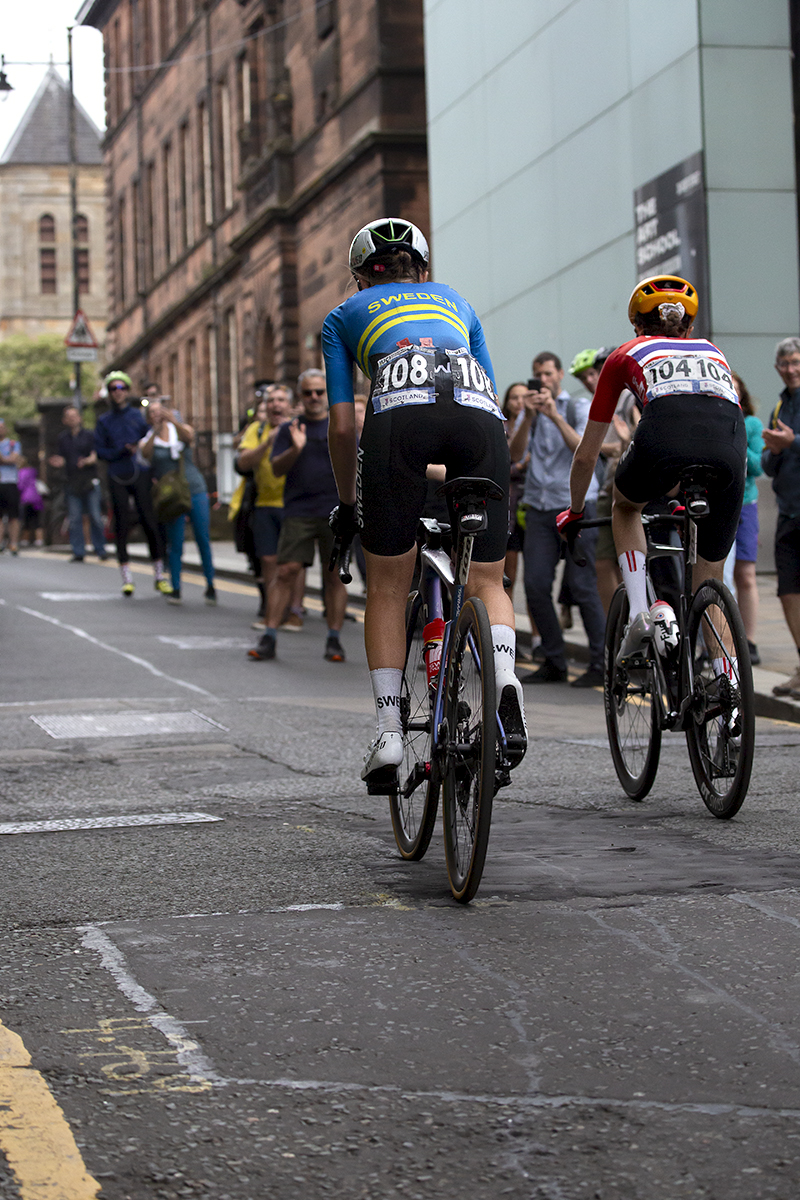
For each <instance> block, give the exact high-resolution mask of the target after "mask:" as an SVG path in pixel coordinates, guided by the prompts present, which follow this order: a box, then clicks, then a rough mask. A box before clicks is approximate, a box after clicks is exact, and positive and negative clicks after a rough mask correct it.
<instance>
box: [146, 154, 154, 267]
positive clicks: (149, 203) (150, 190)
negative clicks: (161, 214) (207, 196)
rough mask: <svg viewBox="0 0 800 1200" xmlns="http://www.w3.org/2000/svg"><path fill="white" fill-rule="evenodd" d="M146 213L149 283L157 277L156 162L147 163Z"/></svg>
mask: <svg viewBox="0 0 800 1200" xmlns="http://www.w3.org/2000/svg"><path fill="white" fill-rule="evenodd" d="M144 204H145V214H144V270H145V277H146V280H147V283H148V284H151V283H152V282H153V280H154V279H155V277H156V252H155V236H156V228H155V226H156V164H155V163H152V162H151V163H148V164H147V175H146V177H145V195H144Z"/></svg>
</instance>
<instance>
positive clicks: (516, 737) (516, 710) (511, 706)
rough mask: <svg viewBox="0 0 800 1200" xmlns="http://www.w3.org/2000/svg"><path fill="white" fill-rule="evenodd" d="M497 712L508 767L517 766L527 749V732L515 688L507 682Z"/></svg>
mask: <svg viewBox="0 0 800 1200" xmlns="http://www.w3.org/2000/svg"><path fill="white" fill-rule="evenodd" d="M497 714H498V716H499V717H500V721H501V723H502V726H503V731H504V733H505V735H506V757H507V759H508V765H509V767H510V768H512V769H513V768H514V767H516V766H519V764H520V763H521V762H522V760H523V758H524V757H525V751H526V750H527V749H528V732H527V730H526V728H525V719H524V717H523V715H522V713H521V712H520V700H519V695H518V693H517V689H516V688H515V687H514V685H513V684H511V683H507V684H506V686H505V687H504V688H503V691H502V693H501V695H500V703H499V704H498V706H497Z"/></svg>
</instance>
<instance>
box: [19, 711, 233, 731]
mask: <svg viewBox="0 0 800 1200" xmlns="http://www.w3.org/2000/svg"><path fill="white" fill-rule="evenodd" d="M30 720H31V721H33V722H34V724H36V725H38V726H39V728H40V729H43V730H44V731H45V733H47V734H49V735H50V737H51V738H96V737H103V738H105V737H152V736H154V735H156V736H162V737H164V736H166V735H168V734H174V733H207V732H208V729H207V726H208V725H214V726H215V727H216V728H217V729H222V730H224V731H225V732H226V733H228V732H229V731H228V730H227V729H226V728H225V726H224V725H220V723H219V722H218V721H212V720H211V719H210V718H209V717H204V716H203V714H202V713H199V712H197V711H195V710H194V709H193V710H192V711H191V712H167V713H163V712H161V713H159V712H131V711H129V710H128V711H126V710H123V711H122V712H99V713H65V714H61V715H59V714H57V713H45V714H43V715H42V716H40V717H39V716H35V715H33V714H32V715H31V717H30Z"/></svg>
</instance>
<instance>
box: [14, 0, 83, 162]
mask: <svg viewBox="0 0 800 1200" xmlns="http://www.w3.org/2000/svg"><path fill="white" fill-rule="evenodd" d="M80 4H81V0H27V3H26V2H25V0H4V3H3V5H2V9H3V15H2V18H1V19H0V54H3V55H5V59H6V64H7V65H6V76H7V77H8V82H9V83H10V84H11V86H12V87H13V89H14V90H13V92H7V93H2V95H3V96H4V97H6V98H4V99H3V100H0V154H2V151H3V150H5V148H6V146H7V145H8V142H9V139H10V138H11V136H12V134H13V133H14V130H15V129H16V127H17V125H18V124H19V122H20V121H21V120H22V117H23V115H24V113H25V110H26V108H27V107H28V105H29V104H30V102H31V100H32V99H33V96H34V94H35V92H36V89H37V88H38V86H39V84H40V83H41V82H42V78H43V76H44V73H45V71H46V70H47V63H48V62H49V60H50V56H51V55H52V56H53V59H54V60H55V62H56V63H57V64H58V63H62V62H63V63H65V62H66V61H67V26H68V25H72V24H73V23H74V21H75V14H76V13H77V12H78V9H79V8H80ZM72 56H73V74H74V79H75V95H76V96H77V98H78V100H79V101H80V103H81V104H82V105H83V107H84V108H85V109H86V111H87V112H88V114H89V116H90V117H91V118H92V120H93V121H94V123H95V125H97V126H98V128H99V129H104V128H105V123H106V118H105V108H104V100H103V39H102V37H101V36H100V31H99V30H97V29H90V28H88V27H84V26H76V28H75V29H74V30H73V33H72ZM31 61H34V62H37V63H42V62H43V63H44V64H45V65H44V66H32V67H17V66H13V65H12V64H13V63H16V62H31ZM58 70H59V71H60V72H61V74H62V75H63V77H64V78H65V79H66V78H67V68H66V67H65V66H64V67H58Z"/></svg>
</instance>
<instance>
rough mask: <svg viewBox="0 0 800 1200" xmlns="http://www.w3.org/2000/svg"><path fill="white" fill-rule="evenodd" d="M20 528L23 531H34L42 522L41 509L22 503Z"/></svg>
mask: <svg viewBox="0 0 800 1200" xmlns="http://www.w3.org/2000/svg"><path fill="white" fill-rule="evenodd" d="M20 517H21V522H20V528H21V531H22V532H23V533H35V532H36V530H37V529H38V528H39V526H40V525H41V523H42V510H41V509H40V508H34V507H33V505H32V504H23V505H22V506H21V508H20Z"/></svg>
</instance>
